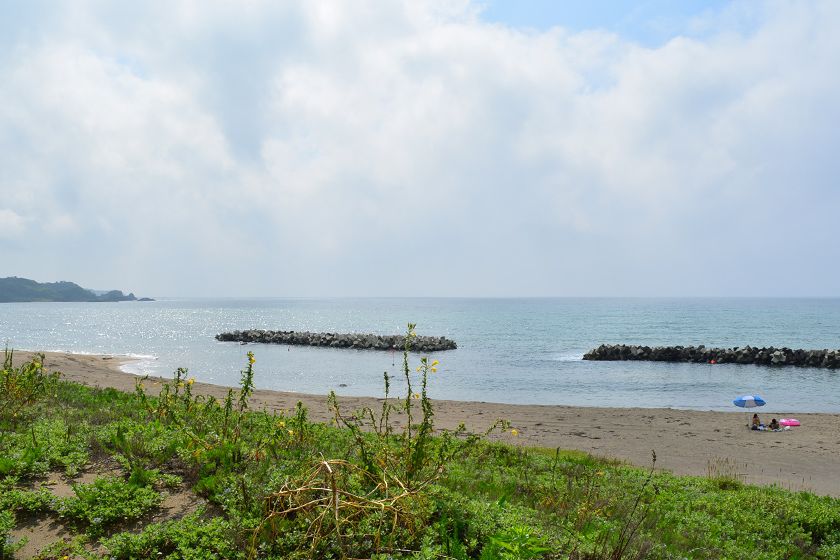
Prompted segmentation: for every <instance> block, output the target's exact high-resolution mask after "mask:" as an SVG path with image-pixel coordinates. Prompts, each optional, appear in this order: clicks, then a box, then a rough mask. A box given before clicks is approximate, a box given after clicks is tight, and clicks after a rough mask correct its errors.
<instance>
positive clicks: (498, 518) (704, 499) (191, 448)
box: [0, 325, 840, 560]
mask: <svg viewBox="0 0 840 560" xmlns="http://www.w3.org/2000/svg"><path fill="white" fill-rule="evenodd" d="M414 333H415V331H414V327H413V325H410V326H409V329H408V332H407V334H406V336H405V338H404V342H403V350H404V352H403V367H402V378H401V379H399V380H397V379H391V378H390V377H389V376H388V375H387V374H385V376H384V378H383V384H384V388H385V394H384V397H385V398H384V399H383V400H382V402H381V407H377V408H375V409H374V408H366V409H363V410H358V411H348V410H345V409H344V408H343V407H342V403H341V400H340V399H339V398H338V397H337V396H336V395H334V394H333V395H330V396H329V402H330V404H331V406H332V410H333V412H334V418H333V421H332V422H331V423H329V424H323V423H314V422H311V421H310V420H309V418H308V411H307V409H306V408H305V407H303V406H302V405H300V404H299V405H298V406H297V407H295V408H294V409H291V410H286V411H270V412H269V411H262V410H252V408H251V404H250V400H249V397H250V396H251V393H252V391H253V386H254V377H255V375H256V374H257V370H256V367H257V361H256V358H255V356H254V355H253V354H252V353H248V355H247V361H246V363H245V368H244V369H243V370H242V372H241V382H240V386H239V388H238V389H231V390H230V391H229V392H228V393H227V396H226V398H224V399H219V400H217V399H214V398H212V397H205V396H203V395H199V394H194V392H193V385H194V380H193V378H191V377H190V376H189V372H188V371H187V370H185V369H178V370H177V371H176V372H175V374H174V377H173V379H172V380H171V381H169V382H164V383H159V384H155V383H154V381H153V380H148V379H147V380H140V381H138V384H137V387H136V391H135V392H134V393H122V392H119V391H116V390H113V389H100V388H91V387H87V386H83V385H79V384H75V383H70V382H66V381H63V380H62V379H61V376H60V375H59V374H58V373H55V372H49V371H47V370H46V369H45V368H44V366H43V358H38V357H36V358H35V359H33V360H31V361H29V362H26V363H23V364H20V365H17V366H16V365H14V362H13V355H12V353H11V352H10V351H7V352H6V356H5V361H4V364H3V370H2V375H1V376H0V559H3V560H5V559H6V558H14V557H15V555H16V554H19V553H20V550H21V547H23V546H25V545H26V543H25V542H23V541H22V538H23V537H24V536H25V535H29V537H30V538H34V537H35V536H37V535H36V533H37V531H36V530H33V528H35V529H37V528H39V527H55V526H58V527H60V528H61V531H59V532H58V533H57V534H55V535H56V537H55V538H54V539H53V541H54V542H51V543H44V546H43V547H42V548H41V551H40V553H39V555H38V558H43V559H59V558H61V559H64V558H70V557H73V558H115V559H134V558H138V559H139V558H173V559H204V558H219V559H222V558H225V559H228V558H233V559H243V560H244V559H250V558H260V559H269V558H276V559H280V558H336V559H350V558H354V559H357V558H371V559H373V558H376V559H381V560H385V559H392V558H393V559H398V558H403V559H408V558H411V559H424V560H432V559H456V560H465V559H468V558H473V559H480V560H507V559H523V558H546V559H548V558H573V559H579V560H584V559H592V560H598V559H613V560H618V559H642V558H648V559H678V558H697V559H718V558H720V559H723V558H727V559H738V558H744V559H746V558H750V559H766V560H771V559H778V558H790V559H794V558H796V559H809V558H813V559H831V558H838V557H840V500H837V499H834V498H830V497H819V496H815V495H813V494H809V493H793V492H789V491H787V490H784V489H782V488H777V487H764V488H762V487H755V486H749V485H745V484H744V483H743V482H742V480H741V479H740V477H739V475H738V473H737V471H736V469H730V468H724V467H726V465H718V466H716V467H715V468H711V467H710V469H709V474H708V476H706V477H679V476H674V475H671V474H669V473H666V472H658V471H656V470H655V468H654V467H655V463H656V456H655V453H652V455H651V466H650V468H648V469H640V468H636V467H630V466H628V465H625V464H622V463H619V462H616V461H609V460H605V459H600V458H595V457H592V456H590V455H587V454H584V453H580V452H570V451H564V450H561V449H537V448H525V447H520V446H516V445H510V444H507V443H502V442H499V441H491V439H490V437H488V436H490V435H491V434H494V433H495V434H498V433H500V432H503V433H505V434H506V435H505V438H506V439H508V440H514V441H515V437H516V436H515V433H516V428H515V427H511V426H509V425H508V424H507V423H506V422H505V421H504V420H501V419H500V420H498V421H496V422H494V423H491V424H490V425H488V426H487V427H486V428H487V431H486V432H484V433H480V434H476V433H468V432H467V431H466V430H465V429H464V428H463V427H461V428H459V429H456V430H452V431H441V430H437V429H436V427H435V422H434V420H435V409H434V403H433V402H432V401H431V399H429V398H428V395H427V388H428V385H429V384H430V383H432V382H436V383H437V382H440V383H445V379H440V378H439V377H438V376H439V375H440V374H438V373H437V370H438V368H439V364H438V362H437V361H436V360H431V359H427V358H424V359H420V360H419V362H418V363H416V364H415V363H410V356H411V354H410V353H409V350H410V349H411V348H412V341H413V340H414V339H415V336H416V335H415V334H414ZM396 386H398V387H400V389H399V393H400V394H399V395H397V396H395V395H394V394H393V390H394V387H396ZM59 489H61V490H62V491H59Z"/></svg>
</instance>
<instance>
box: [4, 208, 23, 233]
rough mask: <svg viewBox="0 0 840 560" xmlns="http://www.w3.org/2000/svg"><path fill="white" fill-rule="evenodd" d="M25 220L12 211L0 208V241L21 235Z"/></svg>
mask: <svg viewBox="0 0 840 560" xmlns="http://www.w3.org/2000/svg"><path fill="white" fill-rule="evenodd" d="M25 229H26V219H25V218H24V217H23V216H20V215H18V214H17V213H16V212H15V211H14V210H9V209H6V208H0V239H3V238H15V237H20V236H21V235H23V232H24V230H25Z"/></svg>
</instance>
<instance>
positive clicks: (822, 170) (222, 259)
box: [0, 0, 840, 297]
mask: <svg viewBox="0 0 840 560" xmlns="http://www.w3.org/2000/svg"><path fill="white" fill-rule="evenodd" d="M838 67H840V2H836V1H834V0H826V1H821V0H813V1H808V2H800V1H789V2H788V1H781V0H779V1H777V0H768V1H761V0H749V1H744V2H741V1H733V2H724V1H709V2H700V1H696V0H686V1H684V2H671V1H666V0H650V1H640V2H631V1H629V0H627V1H620V0H613V1H592V2H553V1H548V0H545V1H540V0H530V1H529V0H521V1H516V2H514V1H502V0H493V1H491V0H445V1H444V0H405V1H400V0H381V1H372V0H357V1H354V2H343V1H338V0H333V1H324V0H307V1H305V2H304V1H299V2H283V1H277V0H265V1H260V0H251V1H238V2H218V1H214V0H202V1H198V0H167V1H162V0H161V1H154V0H152V1H149V2H132V3H125V2H118V3H114V2H107V1H94V0H76V1H67V2H62V1H52V0H51V1H39V0H4V1H3V2H0V76H2V79H0V252H2V260H0V277H2V276H21V277H28V278H33V279H36V280H39V281H56V280H71V281H75V282H77V283H79V284H81V285H83V286H85V287H89V288H94V289H121V290H125V291H133V292H134V293H136V294H137V295H138V296H139V295H145V296H158V297H160V296H173V297H180V296H201V297H205V296H206V297H214V296H232V297H233V296H236V297H239V296H242V297H250V296H278V297H322V296H475V297H507V296H526V297H528V296H666V297H670V296H840V283H838V282H837V281H836V278H837V277H838V274H840V243H838V242H837V240H838V239H840V220H839V219H838V209H840V189H838V178H840V158H838V155H837V154H838V146H840V103H838V101H837V100H838V99H840V72H837V68H838Z"/></svg>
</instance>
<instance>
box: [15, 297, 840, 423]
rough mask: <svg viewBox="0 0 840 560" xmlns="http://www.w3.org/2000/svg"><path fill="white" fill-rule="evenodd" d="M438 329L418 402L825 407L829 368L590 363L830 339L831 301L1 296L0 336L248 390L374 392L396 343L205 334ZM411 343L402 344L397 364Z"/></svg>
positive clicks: (834, 333)
mask: <svg viewBox="0 0 840 560" xmlns="http://www.w3.org/2000/svg"><path fill="white" fill-rule="evenodd" d="M409 322H411V323H416V325H417V333H418V334H419V335H429V336H446V337H448V338H451V339H453V340H455V341H456V342H457V344H458V348H457V350H451V351H446V352H438V353H435V354H434V355H433V356H431V357H432V358H433V359H436V360H438V361H439V362H440V366H439V368H438V371H437V372H436V373H434V374H431V376H430V379H429V393H430V395H431V396H432V397H433V398H438V399H454V400H468V401H483V402H497V403H512V404H544V405H575V406H599V407H601V406H603V407H642V408H675V409H693V410H723V411H738V410H741V409H737V408H735V407H734V406H733V404H732V401H733V399H735V398H736V397H738V396H740V395H745V394H757V395H760V396H761V397H762V398H764V399H765V400H766V402H767V405H766V407H765V408H764V409H763V410H765V411H767V412H779V413H784V412H840V370H825V369H816V368H796V367H762V366H755V365H734V364H718V365H708V364H669V363H658V362H590V361H584V360H582V357H583V354H584V353H585V352H586V351H588V350H589V349H591V348H594V347H596V346H598V345H600V344H603V343H609V344H618V343H624V344H645V345H650V346H657V345H684V346H685V345H699V344H705V345H706V346H707V347H734V346H746V345H751V346H771V345H772V346H777V347H781V346H788V347H791V348H804V349H824V348H840V299H816V298H814V299H759V298H715V299H705V298H691V299H655V298H641V299H621V298H582V299H577V298H547V299H542V298H523V299H474V298H359V299H345V298H341V299H330V298H323V299H320V298H260V299H234V298H229V299H226V298H218V299H178V298H160V299H158V300H157V301H152V302H120V303H3V304H0V338H2V340H3V341H5V342H6V343H7V345H8V346H9V347H12V348H17V349H28V350H40V351H64V352H77V353H86V354H119V355H128V356H131V357H133V358H134V359H133V360H132V361H131V362H130V363H128V364H126V365H125V366H123V368H124V370H125V371H127V372H129V373H133V374H137V375H146V374H149V375H162V376H169V375H171V374H172V372H173V371H174V370H175V369H176V368H178V367H185V368H188V370H189V375H190V376H192V377H195V378H196V380H199V381H205V382H209V383H216V384H221V385H237V384H238V382H239V379H240V375H241V371H242V369H243V368H244V367H245V365H246V362H247V358H246V353H247V352H249V351H251V352H254V354H255V356H256V364H255V371H256V374H255V382H256V386H257V387H258V388H261V389H276V390H281V391H293V392H300V393H314V394H327V393H328V392H329V391H331V390H335V391H336V392H337V393H338V394H339V395H353V396H381V395H382V393H383V374H384V373H386V372H387V373H388V375H389V376H391V377H392V378H394V380H395V381H394V384H393V387H392V389H393V391H394V392H396V393H399V392H401V391H403V390H405V389H404V385H402V384H401V382H400V380H401V379H402V377H403V371H402V354H401V353H399V352H387V351H386V352H383V351H374V350H348V349H333V348H316V347H302V346H285V345H263V344H248V345H241V344H239V343H233V342H218V341H216V340H215V338H214V336H215V335H216V334H217V333H220V332H223V331H230V330H235V329H239V330H243V329H251V328H257V329H271V330H294V331H312V332H341V333H349V332H359V333H377V334H397V333H403V332H405V329H406V325H407V324H408V323H409ZM420 357H421V356H420V355H417V354H411V355H410V356H409V361H410V364H411V366H410V369H411V372H412V373H411V374H412V375H413V376H417V375H418V374H417V373H416V372H415V367H416V366H417V364H418V363H419V359H420Z"/></svg>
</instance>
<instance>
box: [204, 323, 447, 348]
mask: <svg viewBox="0 0 840 560" xmlns="http://www.w3.org/2000/svg"><path fill="white" fill-rule="evenodd" d="M216 340H221V341H224V342H228V341H230V342H262V343H266V344H294V345H298V346H327V347H331V348H355V349H359V350H362V349H369V350H402V349H403V346H404V344H405V337H404V336H403V335H390V336H387V335H386V336H382V335H378V334H357V333H350V334H341V333H311V332H295V331H266V330H262V329H254V330H247V331H233V332H225V333H221V334H217V335H216ZM457 347H458V345H457V344H455V342H454V341H452V340H449V339H448V338H446V337H443V336H440V337H435V336H415V337H414V338H412V340H411V350H412V351H414V352H440V351H442V350H454V349H456V348H457Z"/></svg>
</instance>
